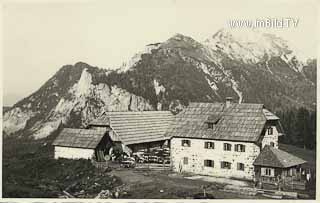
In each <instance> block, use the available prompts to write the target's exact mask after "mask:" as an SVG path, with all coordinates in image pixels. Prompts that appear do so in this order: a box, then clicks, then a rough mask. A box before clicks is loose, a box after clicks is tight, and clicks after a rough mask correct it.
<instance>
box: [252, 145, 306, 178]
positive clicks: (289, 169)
mask: <svg viewBox="0 0 320 203" xmlns="http://www.w3.org/2000/svg"><path fill="white" fill-rule="evenodd" d="M304 163H306V161H305V160H303V159H301V158H299V157H296V156H294V155H292V154H289V153H287V152H285V151H282V150H280V149H277V148H275V147H272V146H270V145H266V146H265V147H264V148H263V150H262V151H261V153H260V154H259V156H258V157H257V158H256V160H255V161H254V162H253V165H254V167H255V177H256V178H257V180H258V181H260V182H261V183H270V184H274V183H278V182H282V183H290V184H292V183H293V182H303V178H302V174H301V172H302V168H301V165H302V164H304Z"/></svg>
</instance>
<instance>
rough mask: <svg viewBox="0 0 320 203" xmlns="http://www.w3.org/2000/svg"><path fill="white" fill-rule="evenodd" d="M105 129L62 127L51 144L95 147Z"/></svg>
mask: <svg viewBox="0 0 320 203" xmlns="http://www.w3.org/2000/svg"><path fill="white" fill-rule="evenodd" d="M106 132H107V130H105V131H101V130H93V129H74V128H64V129H63V130H62V131H61V132H60V134H59V135H58V137H57V138H56V139H55V140H54V142H53V145H55V146H64V147H75V148H86V149H95V148H96V147H97V145H98V144H99V142H100V141H101V139H102V138H103V136H104V135H105V134H106Z"/></svg>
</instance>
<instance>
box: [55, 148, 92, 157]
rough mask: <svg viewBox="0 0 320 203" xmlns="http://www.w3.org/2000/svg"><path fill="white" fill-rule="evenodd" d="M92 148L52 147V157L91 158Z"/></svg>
mask: <svg viewBox="0 0 320 203" xmlns="http://www.w3.org/2000/svg"><path fill="white" fill-rule="evenodd" d="M93 154H94V149H82V148H70V147H60V146H55V147H54V158H55V159H58V158H66V159H81V158H82V159H91V158H92V155H93Z"/></svg>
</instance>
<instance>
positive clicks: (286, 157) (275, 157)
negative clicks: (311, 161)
mask: <svg viewBox="0 0 320 203" xmlns="http://www.w3.org/2000/svg"><path fill="white" fill-rule="evenodd" d="M305 162H306V161H305V160H303V159H301V158H299V157H296V156H294V155H292V154H289V153H287V152H285V151H282V150H280V149H277V148H274V147H271V146H269V145H266V146H265V147H264V148H263V150H262V151H261V153H260V154H259V156H258V157H257V158H256V160H255V161H254V162H253V165H256V166H269V167H277V168H288V167H291V166H296V165H299V164H303V163H305Z"/></svg>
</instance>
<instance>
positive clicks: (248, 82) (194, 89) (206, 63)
mask: <svg viewBox="0 0 320 203" xmlns="http://www.w3.org/2000/svg"><path fill="white" fill-rule="evenodd" d="M225 32H226V31H223V32H222V31H218V32H217V33H216V34H215V35H213V37H214V38H215V39H214V40H215V42H213V41H212V40H207V41H205V42H204V43H200V42H198V41H196V40H194V39H193V38H191V37H188V36H185V35H182V34H176V35H174V36H173V37H171V38H169V39H168V40H166V41H164V42H162V43H153V44H149V45H147V47H146V49H145V50H143V51H141V52H138V53H137V54H135V55H134V56H133V58H132V59H131V60H129V61H127V62H124V63H123V65H122V66H121V67H120V68H118V69H116V70H110V69H101V68H98V67H94V66H90V65H89V64H86V63H83V62H78V63H76V64H74V65H66V66H63V67H62V68H61V69H60V70H59V71H57V72H56V74H55V75H54V76H52V77H51V78H50V79H49V80H48V81H47V82H46V83H45V84H44V85H42V86H41V87H40V88H39V89H38V90H37V91H35V92H34V93H33V94H31V95H30V96H28V97H26V98H24V99H22V100H20V101H19V102H17V103H16V104H15V105H14V106H13V107H12V108H11V109H10V110H9V111H7V112H5V114H4V122H3V126H4V127H3V130H4V131H5V133H6V134H8V135H10V134H15V133H18V134H20V135H21V136H26V135H28V136H33V137H35V138H42V137H46V136H48V135H49V134H50V132H52V131H54V130H55V129H56V128H57V127H58V126H59V125H60V123H64V124H66V125H69V126H73V127H85V126H86V124H87V123H88V122H89V121H90V120H92V119H94V118H96V117H98V116H99V115H100V114H101V113H102V112H103V111H115V110H118V111H127V110H129V111H137V110H171V111H173V112H175V113H176V112H179V111H180V110H181V109H182V108H183V107H184V106H186V105H188V103H189V102H223V101H224V99H225V97H227V96H232V97H233V98H234V99H235V101H236V102H247V103H248V102H250V103H263V104H265V106H266V107H267V108H269V109H270V110H272V111H277V110H283V109H288V108H292V107H300V106H303V107H306V108H309V109H315V101H316V100H315V88H316V87H315V85H316V77H315V73H316V60H309V61H308V62H303V61H300V60H299V58H298V57H295V55H294V53H295V51H294V50H291V49H290V47H289V46H287V45H286V44H285V43H286V42H285V40H282V39H281V38H278V37H275V36H268V37H271V38H270V39H273V38H275V40H276V41H277V43H278V44H280V45H281V46H280V45H279V46H278V48H279V50H269V49H277V46H274V45H273V44H274V42H270V43H271V45H266V44H267V43H269V42H264V43H262V45H261V46H260V45H256V44H254V43H253V44H250V43H249V44H250V45H246V44H247V43H245V42H243V41H236V38H233V37H232V36H233V35H232V33H231V34H230V35H229V34H228V33H225ZM221 33H222V34H221ZM225 35H227V36H228V37H224V36H225ZM211 39H213V38H212V37H211ZM279 41H281V43H280V42H279ZM216 45H218V46H216ZM229 45H230V47H228V46H229ZM263 46H265V48H263ZM270 47H271V48H270ZM232 48H233V49H232ZM256 50H258V51H256ZM255 51H256V53H254V54H253V53H251V52H255ZM288 54H289V55H290V56H288ZM245 57H247V58H245ZM286 57H287V58H286ZM289 57H290V58H289Z"/></svg>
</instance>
